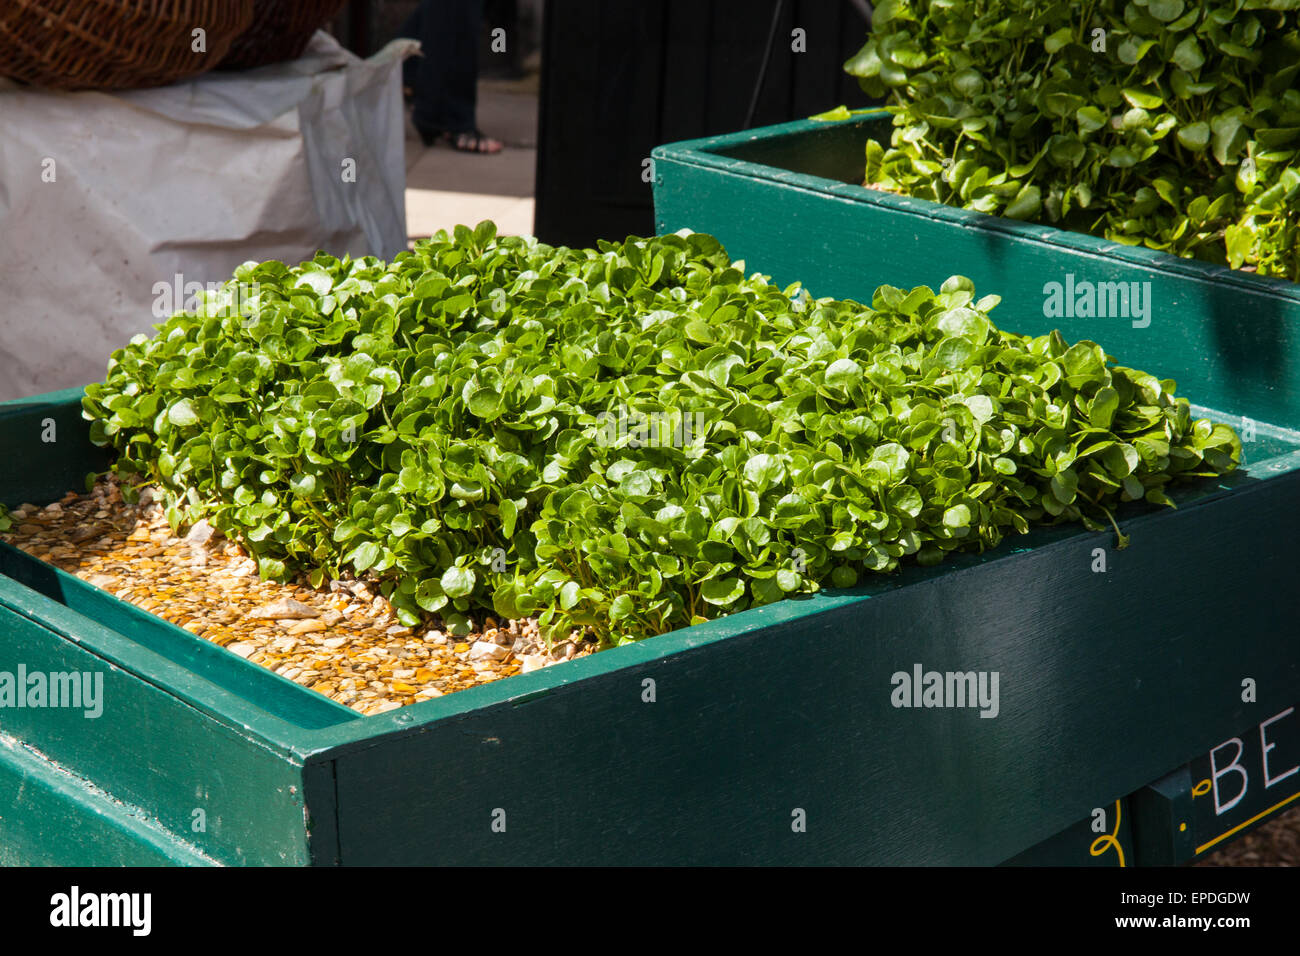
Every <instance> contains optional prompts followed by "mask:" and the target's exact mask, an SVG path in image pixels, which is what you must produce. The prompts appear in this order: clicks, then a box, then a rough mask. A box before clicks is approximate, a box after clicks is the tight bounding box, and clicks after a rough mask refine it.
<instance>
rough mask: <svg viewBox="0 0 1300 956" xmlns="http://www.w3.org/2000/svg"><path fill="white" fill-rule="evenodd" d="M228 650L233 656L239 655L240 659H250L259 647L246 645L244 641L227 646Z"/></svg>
mask: <svg viewBox="0 0 1300 956" xmlns="http://www.w3.org/2000/svg"><path fill="white" fill-rule="evenodd" d="M226 650H228V651H230V652H231V653H232V654H238V655H239V656H240V657H248V656H249V655H250V654H252V653H253V651H255V650H257V646H256V645H255V644H245V643H243V642H242V641H239V642H236V643H234V644H227V645H226Z"/></svg>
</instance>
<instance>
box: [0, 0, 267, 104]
mask: <svg viewBox="0 0 1300 956" xmlns="http://www.w3.org/2000/svg"><path fill="white" fill-rule="evenodd" d="M252 22H253V0H4V2H3V3H0V75H4V76H7V77H9V78H10V79H15V80H21V81H23V82H25V83H32V84H36V85H39V86H47V87H53V88H55V89H63V90H121V89H135V88H138V87H144V86H165V85H166V84H168V83H174V82H176V81H177V80H180V79H184V78H185V77H189V76H194V75H196V74H198V73H202V72H204V71H206V70H209V69H211V68H212V67H214V66H215V65H216V64H218V63H220V62H221V60H222V58H223V57H224V56H225V55H226V52H227V51H228V50H229V49H230V44H231V43H232V42H233V41H234V40H235V38H236V37H238V36H239V35H240V34H241V33H243V32H244V31H245V30H246V29H248V26H249V24H251V23H252ZM197 29H202V30H203V31H204V36H203V40H204V47H205V49H204V50H203V51H202V52H195V50H194V48H193V45H194V42H195V36H194V32H193V31H195V30H197Z"/></svg>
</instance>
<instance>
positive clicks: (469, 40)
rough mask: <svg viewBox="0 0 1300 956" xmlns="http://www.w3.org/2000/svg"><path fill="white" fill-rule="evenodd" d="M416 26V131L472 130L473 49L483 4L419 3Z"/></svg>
mask: <svg viewBox="0 0 1300 956" xmlns="http://www.w3.org/2000/svg"><path fill="white" fill-rule="evenodd" d="M421 12H422V13H423V18H422V21H421V24H420V36H419V39H420V45H421V47H422V48H423V56H421V57H420V59H419V61H418V66H417V68H416V82H415V84H414V87H413V88H414V90H415V110H414V113H413V119H414V120H415V124H416V127H417V128H421V129H422V130H436V131H443V132H454V133H459V132H464V131H472V130H473V129H474V127H475V122H474V116H475V108H476V105H477V100H478V45H479V39H480V33H481V32H482V28H483V0H424V3H422V4H421Z"/></svg>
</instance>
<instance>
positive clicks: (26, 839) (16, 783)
mask: <svg viewBox="0 0 1300 956" xmlns="http://www.w3.org/2000/svg"><path fill="white" fill-rule="evenodd" d="M216 862H217V861H216V860H214V859H213V858H211V857H209V856H206V855H205V854H203V853H200V852H199V851H198V850H196V849H195V848H194V847H193V846H192V845H190V844H188V843H186V842H185V841H183V840H180V839H178V838H177V837H176V835H175V834H174V833H171V832H169V831H167V830H165V829H163V828H161V827H159V826H157V825H156V824H155V823H152V822H150V821H149V820H148V819H147V817H145V816H143V815H141V814H140V813H139V811H138V810H137V809H136V808H133V807H128V806H126V805H125V804H122V803H121V802H119V801H117V800H114V799H112V798H111V797H109V796H108V795H107V794H105V793H104V792H103V791H101V790H99V789H97V788H96V787H94V786H93V785H91V784H89V783H88V782H87V781H85V780H82V779H81V778H79V777H76V776H73V775H72V774H70V773H68V772H66V771H64V770H61V769H60V768H58V767H55V766H54V765H53V764H51V763H49V761H46V760H43V759H41V758H40V757H39V756H37V755H36V754H33V753H32V752H31V751H29V750H28V749H27V748H26V747H24V746H23V745H22V744H21V743H19V742H18V741H16V740H15V739H14V738H12V737H9V736H7V735H3V734H0V866H168V865H177V866H212V865H215V864H216Z"/></svg>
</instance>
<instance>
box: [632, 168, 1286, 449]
mask: <svg viewBox="0 0 1300 956" xmlns="http://www.w3.org/2000/svg"><path fill="white" fill-rule="evenodd" d="M656 155H657V159H656V171H657V175H658V176H659V178H660V179H661V180H662V183H657V184H656V187H655V204H656V222H657V230H658V231H659V232H672V231H675V230H677V229H681V228H683V227H686V228H690V229H694V230H697V231H700V232H708V233H712V234H713V235H715V236H717V237H718V238H719V239H720V240H721V241H722V243H723V244H724V245H725V246H726V248H727V251H728V252H729V253H730V254H731V256H732V257H733V258H738V259H744V260H745V264H746V269H747V271H750V272H754V271H758V272H763V273H765V274H770V275H771V276H772V278H773V281H775V282H776V283H778V284H781V285H785V284H788V283H791V282H795V281H799V282H803V283H806V284H807V286H808V288H809V289H810V290H811V291H812V293H813V294H814V295H818V296H827V295H829V296H836V297H840V298H853V299H858V300H860V301H866V302H870V300H871V296H872V294H873V292H874V290H875V289H876V287H877V286H878V285H881V284H889V285H894V286H899V287H902V288H910V287H912V286H915V285H928V286H930V287H932V288H938V287H939V285H940V284H941V283H942V282H943V281H944V280H945V279H946V278H948V276H950V275H952V274H954V273H959V274H963V275H966V276H968V277H969V278H971V279H972V280H973V281H974V283H975V287H976V290H977V293H978V294H981V295H985V294H990V293H993V294H997V295H1000V296H1001V297H1002V302H1001V304H1000V305H998V306H997V307H996V309H995V310H994V312H993V318H994V320H995V321H996V322H997V323H998V324H999V325H1000V326H1001V327H1003V328H1006V329H1008V330H1011V331H1014V332H1020V333H1025V334H1042V333H1045V332H1049V331H1051V330H1052V329H1054V328H1059V329H1060V330H1061V333H1062V334H1063V335H1064V336H1065V337H1066V339H1067V340H1070V341H1074V340H1077V339H1091V340H1093V341H1097V342H1100V343H1102V345H1103V346H1104V347H1105V348H1106V349H1107V351H1108V352H1110V353H1111V354H1112V355H1114V356H1116V357H1117V359H1118V361H1119V362H1120V364H1123V365H1128V366H1131V367H1135V368H1141V369H1143V370H1145V371H1149V372H1152V373H1153V374H1157V375H1160V376H1162V377H1174V378H1176V379H1177V381H1178V385H1179V390H1180V394H1183V395H1186V396H1188V397H1189V398H1191V399H1192V400H1193V401H1195V402H1197V403H1199V404H1202V405H1208V406H1211V407H1214V408H1220V409H1226V410H1231V411H1232V412H1234V413H1236V414H1238V415H1246V416H1249V417H1251V418H1254V419H1256V420H1262V421H1269V422H1273V423H1275V424H1279V425H1287V426H1290V427H1296V426H1297V425H1300V289H1297V288H1293V286H1292V284H1289V283H1281V282H1277V281H1269V280H1263V279H1258V278H1254V277H1249V276H1243V275H1240V274H1237V275H1233V274H1232V273H1230V272H1229V271H1228V270H1222V269H1213V268H1206V267H1204V266H1203V265H1201V264H1197V263H1188V262H1184V261H1182V260H1179V259H1176V258H1175V257H1172V256H1164V255H1160V256H1157V255H1156V254H1155V253H1149V252H1148V251H1147V250H1139V251H1140V252H1148V254H1147V255H1145V256H1136V257H1135V256H1134V252H1133V250H1127V249H1121V248H1120V247H1118V246H1110V247H1109V248H1110V249H1112V250H1116V251H1115V252H1114V254H1106V253H1104V252H1103V251H1101V250H1103V249H1105V248H1108V247H1107V245H1106V244H1105V243H1101V242H1099V241H1098V240H1095V239H1091V238H1090V237H1084V236H1075V235H1073V234H1069V233H1062V232H1059V231H1057V230H1049V229H1046V228H1044V227H1025V226H1023V225H1022V224H1007V223H1005V222H1004V221H1002V220H998V219H996V218H995V217H989V216H979V215H978V214H975V213H966V212H964V211H962V210H950V209H947V208H945V207H941V206H938V205H937V204H934V203H922V202H920V201H917V200H907V201H904V200H899V199H897V198H896V197H884V198H879V199H877V198H872V197H868V196H865V195H864V194H867V193H869V192H870V191H869V190H864V189H861V188H858V187H853V186H846V185H841V186H838V187H833V186H831V185H830V184H823V185H822V186H820V187H818V186H816V185H815V184H816V183H818V182H820V181H819V180H811V179H809V178H808V177H800V176H798V175H796V174H793V173H790V174H786V175H785V176H784V178H783V179H781V178H766V177H767V173H768V172H772V171H770V170H769V171H766V172H764V175H763V176H759V175H756V173H758V172H763V171H764V168H763V167H757V166H753V165H751V164H747V163H743V162H740V161H739V160H735V161H730V160H728V161H726V163H725V164H724V165H723V166H719V167H717V168H714V167H711V166H701V165H698V164H696V163H695V161H694V159H693V158H692V157H691V156H690V155H689V154H680V153H675V152H674V150H673V148H672V147H668V148H661V149H660V150H658V151H657V152H656ZM774 175H775V174H774ZM954 214H957V215H958V216H959V217H960V218H959V219H954ZM1013 227H1018V228H1013ZM1071 275H1073V276H1074V280H1073V281H1074V282H1075V283H1076V285H1077V283H1079V282H1083V281H1085V280H1086V281H1089V282H1092V283H1094V284H1097V283H1110V282H1123V283H1126V284H1128V283H1132V282H1138V283H1140V286H1139V288H1140V289H1141V294H1142V296H1143V297H1144V301H1146V302H1148V303H1149V304H1150V315H1149V325H1146V326H1145V327H1141V328H1138V327H1134V325H1133V322H1134V321H1137V322H1142V321H1143V320H1142V319H1140V318H1120V317H1106V318H1096V317H1094V318H1079V317H1075V318H1070V317H1052V316H1048V315H1045V314H1044V310H1045V308H1046V301H1047V294H1045V292H1044V289H1045V287H1046V286H1047V284H1048V283H1049V282H1057V283H1061V284H1062V286H1063V288H1062V292H1064V284H1065V283H1067V282H1069V281H1071V280H1070V279H1069V278H1068V277H1069V276H1071ZM1147 283H1149V286H1147V285H1145V284H1147Z"/></svg>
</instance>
